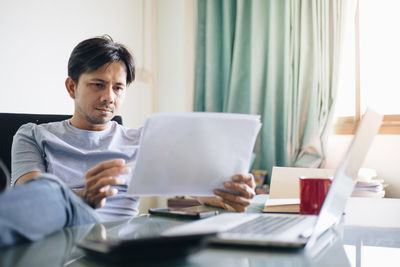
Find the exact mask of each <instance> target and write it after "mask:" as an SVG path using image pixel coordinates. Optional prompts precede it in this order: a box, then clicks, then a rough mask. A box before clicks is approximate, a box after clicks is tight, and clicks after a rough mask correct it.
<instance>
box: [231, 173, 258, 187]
mask: <svg viewBox="0 0 400 267" xmlns="http://www.w3.org/2000/svg"><path fill="white" fill-rule="evenodd" d="M232 180H233V181H234V182H237V183H245V184H247V185H248V186H250V188H252V189H255V188H256V181H255V180H254V176H253V175H252V174H251V173H247V174H236V175H234V176H233V177H232Z"/></svg>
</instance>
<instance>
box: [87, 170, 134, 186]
mask: <svg viewBox="0 0 400 267" xmlns="http://www.w3.org/2000/svg"><path fill="white" fill-rule="evenodd" d="M130 172H131V169H130V168H129V167H124V166H120V167H112V168H109V169H105V170H103V171H102V172H100V173H98V174H96V175H94V176H89V175H88V174H87V173H86V183H87V184H89V185H90V184H95V183H97V182H98V180H101V179H103V177H115V176H119V175H121V174H128V173H130Z"/></svg>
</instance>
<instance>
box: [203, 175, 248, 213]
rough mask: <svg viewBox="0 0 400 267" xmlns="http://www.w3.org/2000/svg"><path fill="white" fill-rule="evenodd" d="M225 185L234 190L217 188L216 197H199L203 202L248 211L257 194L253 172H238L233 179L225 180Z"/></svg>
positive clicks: (233, 209)
mask: <svg viewBox="0 0 400 267" xmlns="http://www.w3.org/2000/svg"><path fill="white" fill-rule="evenodd" d="M224 187H225V188H226V189H229V190H231V191H233V192H227V191H224V190H221V189H215V190H214V194H215V195H216V196H215V197H197V200H198V201H199V202H200V203H201V204H208V205H212V206H216V207H221V208H224V209H227V210H229V211H238V212H243V211H246V208H247V206H248V205H250V200H251V199H252V198H253V197H254V196H255V192H254V189H255V188H256V183H255V181H254V177H253V175H252V174H237V175H234V176H233V177H232V181H227V182H224Z"/></svg>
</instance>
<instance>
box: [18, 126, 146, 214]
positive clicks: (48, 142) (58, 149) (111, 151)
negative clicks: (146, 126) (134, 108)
mask: <svg viewBox="0 0 400 267" xmlns="http://www.w3.org/2000/svg"><path fill="white" fill-rule="evenodd" d="M139 137H140V129H139V130H138V129H128V128H125V127H123V126H122V125H119V124H118V123H116V122H114V121H112V122H111V123H110V124H109V126H108V127H107V129H105V130H103V131H88V130H81V129H78V128H75V127H73V126H72V125H71V124H70V122H69V120H65V121H61V122H52V123H46V124H40V125H36V124H34V123H28V124H25V125H23V126H21V128H20V129H19V130H18V132H17V133H16V134H15V136H14V140H13V145H12V155H11V156H12V164H11V182H12V184H14V183H15V182H16V180H17V179H18V178H19V177H21V176H22V175H24V174H26V173H28V172H32V171H40V172H47V173H52V174H54V175H56V176H57V177H58V178H60V179H61V180H62V181H63V182H64V183H66V184H67V185H68V186H69V187H70V188H71V189H80V188H83V187H84V182H85V173H86V172H87V171H88V170H89V169H90V168H92V167H94V166H95V165H97V164H99V163H100V162H103V161H107V160H112V159H116V158H122V159H125V161H126V162H127V163H129V162H132V161H134V160H136V155H137V149H138V146H139ZM120 177H123V178H125V179H126V184H125V185H121V186H115V188H117V189H118V194H117V195H115V196H113V197H109V198H107V201H106V205H105V206H104V207H103V208H101V209H97V210H96V211H97V212H98V214H99V215H100V217H101V218H102V220H103V221H110V220H116V219H121V218H124V217H131V216H134V215H136V214H137V213H138V205H139V197H133V196H130V195H126V190H127V185H129V181H130V179H131V175H129V174H128V175H121V176H120Z"/></svg>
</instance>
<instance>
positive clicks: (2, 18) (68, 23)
mask: <svg viewBox="0 0 400 267" xmlns="http://www.w3.org/2000/svg"><path fill="white" fill-rule="evenodd" d="M102 34H109V35H111V36H112V37H113V39H114V40H116V41H118V42H121V43H123V44H126V45H127V46H128V48H129V49H130V50H131V51H132V52H133V54H134V55H135V58H136V59H137V64H138V65H139V67H140V65H141V64H142V62H140V60H141V57H139V56H138V55H141V53H142V51H143V47H142V1H140V0H113V1H108V0H85V1H79V0H69V1H53V0H35V1H24V0H2V1H1V2H0V36H1V40H2V41H1V42H0V59H1V63H0V81H1V88H0V96H1V97H0V112H22V113H23V112H26V113H55V114H57V113H65V114H72V112H73V101H72V100H71V99H69V96H68V94H67V92H66V90H65V87H64V80H65V78H66V77H67V62H68V58H69V54H70V53H71V51H72V49H73V47H74V46H75V45H76V44H78V43H79V42H80V41H82V40H84V39H86V38H89V37H93V36H97V35H102ZM150 52H151V51H149V53H150ZM151 93H152V91H151V88H150V89H149V88H148V86H146V84H143V83H140V82H136V83H134V85H133V86H131V87H130V88H129V90H128V95H127V98H126V104H125V108H124V110H123V111H122V115H123V118H124V120H125V125H127V126H131V127H134V126H139V125H140V124H141V123H142V121H143V120H144V117H145V116H146V115H147V114H149V113H150V112H152V111H153V106H152V101H151V99H152V95H151ZM139 99H140V100H139Z"/></svg>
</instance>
